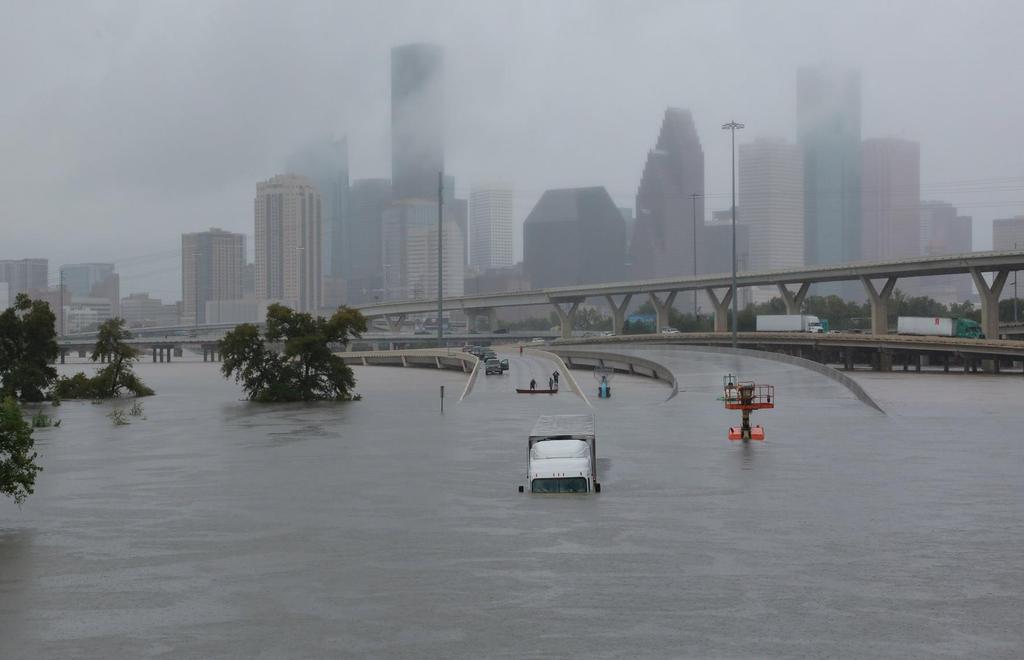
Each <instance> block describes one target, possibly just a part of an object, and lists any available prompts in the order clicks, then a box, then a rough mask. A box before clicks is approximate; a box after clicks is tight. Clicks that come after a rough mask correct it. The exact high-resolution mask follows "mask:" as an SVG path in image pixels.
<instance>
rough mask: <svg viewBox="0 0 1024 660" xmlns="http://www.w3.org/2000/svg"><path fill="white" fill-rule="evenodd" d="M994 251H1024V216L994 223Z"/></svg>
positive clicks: (1001, 219) (1002, 219)
mask: <svg viewBox="0 0 1024 660" xmlns="http://www.w3.org/2000/svg"><path fill="white" fill-rule="evenodd" d="M992 249H993V250H1024V215H1018V216H1017V217H1015V218H1000V219H999V220H993V221H992Z"/></svg>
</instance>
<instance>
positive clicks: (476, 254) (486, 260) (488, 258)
mask: <svg viewBox="0 0 1024 660" xmlns="http://www.w3.org/2000/svg"><path fill="white" fill-rule="evenodd" d="M514 201H515V199H514V193H513V192H512V188H511V187H509V186H505V185H500V184H477V185H475V186H473V188H472V190H471V191H470V193H469V216H470V219H469V226H470V240H471V242H472V246H471V248H470V253H469V261H470V263H471V264H473V266H474V267H476V268H478V269H479V270H481V271H485V270H487V269H489V268H507V267H509V266H511V265H512V264H513V261H512V225H513V217H512V216H513V211H514Z"/></svg>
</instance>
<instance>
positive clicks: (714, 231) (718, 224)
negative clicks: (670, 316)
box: [676, 204, 779, 314]
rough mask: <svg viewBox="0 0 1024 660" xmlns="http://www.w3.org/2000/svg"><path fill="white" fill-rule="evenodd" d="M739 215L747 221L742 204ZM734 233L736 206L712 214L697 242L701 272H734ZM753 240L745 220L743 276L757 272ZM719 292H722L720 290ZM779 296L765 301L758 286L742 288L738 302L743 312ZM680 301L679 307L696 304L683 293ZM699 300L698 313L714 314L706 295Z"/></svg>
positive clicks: (739, 231)
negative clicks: (752, 251)
mask: <svg viewBox="0 0 1024 660" xmlns="http://www.w3.org/2000/svg"><path fill="white" fill-rule="evenodd" d="M736 215H737V217H738V218H741V219H743V218H746V211H745V210H744V209H743V207H742V206H739V205H738V204H737V213H736ZM732 233H733V226H732V207H731V206H730V207H729V208H727V209H723V210H721V211H712V213H711V221H710V222H708V223H706V224H705V225H704V231H703V233H702V234H701V235H700V238H699V239H697V272H698V273H700V274H701V275H726V274H729V273H731V272H732ZM752 240H753V239H752V238H751V227H750V225H749V224H747V223H746V221H745V220H744V221H743V222H738V223H736V271H737V272H739V273H743V272H748V271H751V270H753V269H752V268H751V267H750V258H751V249H752V248H751V242H752ZM719 293H720V294H721V293H722V292H721V291H719ZM778 295H779V293H778V289H775V291H774V293H773V294H772V295H769V296H767V298H765V296H764V295H762V294H761V292H760V291H757V290H755V287H740V289H739V297H738V298H737V300H736V303H737V306H738V307H739V309H743V308H745V307H746V306H747V305H749V304H750V303H751V302H753V301H754V300H755V299H762V298H765V299H769V300H770V299H771V298H772V297H774V296H778ZM680 299H681V300H680ZM676 300H677V303H676V307H681V306H682V305H684V304H686V303H687V302H690V305H688V306H687V308H689V306H691V305H692V300H693V295H692V294H690V295H683V294H680V295H679V297H678V298H677V299H676ZM697 300H698V306H699V309H698V310H697V311H698V312H699V313H700V314H710V313H712V312H713V310H714V307H713V305H712V304H711V301H710V300H709V299H708V298H707V296H706V294H704V293H703V292H700V293H698V296H697ZM701 301H703V302H701ZM687 311H689V309H687Z"/></svg>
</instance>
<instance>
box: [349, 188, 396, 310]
mask: <svg viewBox="0 0 1024 660" xmlns="http://www.w3.org/2000/svg"><path fill="white" fill-rule="evenodd" d="M390 203H391V181H390V180H388V179H357V180H355V181H353V182H352V188H351V190H350V191H349V205H348V212H347V214H346V217H347V223H348V229H349V231H348V236H349V255H350V256H349V276H348V301H349V302H350V303H352V304H357V303H365V302H372V301H374V300H379V299H381V298H382V297H383V288H384V269H383V266H382V264H383V261H382V253H381V219H382V217H383V214H384V209H386V208H387V207H388V204H390Z"/></svg>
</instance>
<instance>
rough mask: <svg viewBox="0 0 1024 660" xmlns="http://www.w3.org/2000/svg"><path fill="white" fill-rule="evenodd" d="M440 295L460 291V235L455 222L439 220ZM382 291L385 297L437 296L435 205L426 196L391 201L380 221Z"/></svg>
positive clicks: (461, 267) (459, 293) (461, 278)
mask: <svg viewBox="0 0 1024 660" xmlns="http://www.w3.org/2000/svg"><path fill="white" fill-rule="evenodd" d="M443 231H444V242H443V254H442V258H443V259H444V263H443V273H442V284H443V286H444V297H446V298H447V297H449V296H461V295H462V294H463V291H464V277H465V269H464V264H463V259H462V255H463V250H464V247H463V236H462V230H461V229H459V225H458V223H456V222H455V221H454V219H452V218H451V217H449V216H447V215H446V217H445V221H444V223H443ZM381 245H382V253H383V270H384V295H385V297H386V298H387V299H388V300H423V299H431V298H436V297H437V205H436V204H435V203H433V202H430V201H427V200H415V199H413V200H404V201H400V202H395V203H394V204H392V205H391V206H389V207H388V208H387V209H385V210H384V216H383V219H382V225H381Z"/></svg>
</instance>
